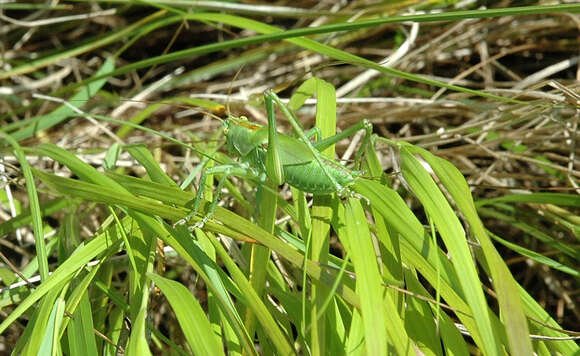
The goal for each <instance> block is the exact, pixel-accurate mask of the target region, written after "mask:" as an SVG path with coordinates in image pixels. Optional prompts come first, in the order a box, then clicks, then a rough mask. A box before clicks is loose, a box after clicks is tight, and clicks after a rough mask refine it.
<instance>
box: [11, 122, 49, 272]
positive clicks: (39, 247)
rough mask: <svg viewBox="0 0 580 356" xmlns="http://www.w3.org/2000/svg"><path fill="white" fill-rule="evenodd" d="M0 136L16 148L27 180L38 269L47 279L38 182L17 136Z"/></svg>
mask: <svg viewBox="0 0 580 356" xmlns="http://www.w3.org/2000/svg"><path fill="white" fill-rule="evenodd" d="M0 137H3V138H4V139H5V140H6V141H7V142H8V144H9V145H10V146H12V148H13V150H14V156H16V159H18V162H19V163H20V167H21V168H22V173H23V174H24V179H25V180H26V191H27V193H28V201H29V204H30V214H31V216H32V229H33V231H34V243H35V247H36V258H37V261H38V270H39V272H40V278H41V279H42V280H43V281H45V280H46V279H47V278H48V255H47V254H46V245H45V242H44V230H43V227H42V213H41V211H40V203H39V202H38V194H37V192H36V183H35V182H34V176H33V174H32V169H31V168H30V165H29V164H28V161H27V160H26V155H25V154H24V151H23V150H22V148H21V147H20V145H19V144H18V142H17V141H16V139H15V138H13V137H12V136H11V135H8V134H6V133H4V132H3V131H0Z"/></svg>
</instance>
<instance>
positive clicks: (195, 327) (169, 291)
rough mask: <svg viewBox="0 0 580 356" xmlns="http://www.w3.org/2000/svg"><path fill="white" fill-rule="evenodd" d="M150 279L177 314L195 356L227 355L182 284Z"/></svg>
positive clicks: (154, 276)
mask: <svg viewBox="0 0 580 356" xmlns="http://www.w3.org/2000/svg"><path fill="white" fill-rule="evenodd" d="M148 276H149V278H151V280H152V281H153V282H154V283H155V284H156V285H157V286H158V287H159V289H161V291H162V292H163V294H165V297H166V298H167V301H168V302H169V304H170V305H171V308H172V309H173V311H174V312H175V316H176V317H177V321H178V322H179V325H180V326H181V330H182V331H183V334H184V335H185V338H186V339H187V342H188V343H189V346H190V347H191V349H192V350H193V353H194V354H195V355H200V356H201V355H225V354H224V351H223V348H222V343H221V340H220V339H219V337H217V335H216V334H215V333H214V332H213V329H212V327H211V325H210V323H209V321H208V319H207V316H206V315H205V312H204V311H203V309H202V308H201V305H199V302H198V301H197V299H195V297H194V296H193V295H192V294H191V292H190V291H189V290H188V289H187V288H185V286H183V285H182V284H181V283H178V282H175V281H172V280H170V279H167V278H163V277H161V276H159V275H157V274H154V273H149V274H148Z"/></svg>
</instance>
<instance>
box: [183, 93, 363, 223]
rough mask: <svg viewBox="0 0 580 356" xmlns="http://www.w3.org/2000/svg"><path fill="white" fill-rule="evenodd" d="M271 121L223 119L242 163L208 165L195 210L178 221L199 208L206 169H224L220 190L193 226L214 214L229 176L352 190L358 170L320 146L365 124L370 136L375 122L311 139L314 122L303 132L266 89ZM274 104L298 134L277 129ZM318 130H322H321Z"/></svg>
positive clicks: (326, 190)
mask: <svg viewBox="0 0 580 356" xmlns="http://www.w3.org/2000/svg"><path fill="white" fill-rule="evenodd" d="M264 101H265V103H266V111H267V116H268V126H262V125H259V124H256V123H252V122H250V121H248V119H247V118H245V117H243V116H242V117H234V116H231V115H230V116H228V118H227V119H225V120H223V130H224V135H225V136H226V142H227V146H228V149H229V150H230V152H231V153H233V154H234V155H236V156H238V157H239V158H240V160H241V162H240V163H235V164H226V165H221V166H216V167H212V168H208V169H206V170H205V171H204V172H203V173H202V176H201V180H200V183H199V188H198V191H197V194H196V197H195V201H194V204H193V211H192V212H191V213H190V214H188V215H187V217H185V218H184V219H182V220H180V223H185V222H187V221H188V220H189V219H191V217H193V216H194V215H196V214H197V212H198V210H199V206H200V204H201V199H202V195H203V191H204V190H205V185H206V179H207V176H208V175H212V174H218V175H222V177H221V179H220V180H219V183H218V187H217V191H216V196H215V198H214V200H213V201H212V203H211V205H210V207H209V209H208V211H207V214H206V215H205V216H204V217H203V219H202V220H201V221H200V222H199V223H197V224H196V225H195V226H194V227H201V226H203V225H204V224H205V223H206V222H207V221H208V220H209V219H210V218H211V216H212V215H213V212H214V211H215V209H216V206H217V203H218V201H219V194H220V191H221V189H222V188H223V185H224V183H225V181H226V179H227V178H228V177H229V176H238V177H242V178H247V179H251V180H253V181H256V182H258V183H259V184H262V183H264V182H265V181H266V179H270V180H271V181H272V182H273V183H275V184H276V185H280V184H283V183H288V184H289V185H291V186H293V187H295V188H297V189H299V190H302V191H304V192H307V193H313V194H331V193H338V194H339V195H341V196H344V195H345V194H350V195H353V193H352V192H351V191H350V190H349V188H348V187H349V186H350V185H351V184H353V183H354V181H355V179H356V178H357V177H358V176H359V175H360V172H358V171H351V170H349V169H347V168H346V167H344V166H343V165H341V164H340V163H338V162H336V161H335V160H332V159H330V158H327V157H325V156H323V155H322V154H321V153H320V152H319V150H323V149H324V148H326V147H328V146H330V145H332V144H334V143H336V142H338V141H339V140H341V139H343V138H345V137H348V136H350V135H352V134H354V133H356V132H357V131H359V130H361V129H364V130H365V131H366V132H365V134H366V136H365V141H363V144H364V142H367V139H368V138H369V136H370V133H371V130H372V126H371V124H370V122H369V121H368V120H363V121H361V122H360V123H358V124H356V125H353V126H351V127H349V128H348V129H346V130H344V131H343V132H341V133H339V134H337V135H335V136H332V137H329V138H326V139H324V140H320V137H317V141H315V142H311V141H310V138H309V137H308V136H310V137H312V135H316V128H315V129H314V130H312V131H311V133H310V134H309V135H307V134H306V133H304V131H303V130H302V128H301V127H300V125H299V124H298V121H297V119H296V118H295V116H294V114H293V113H292V112H291V111H290V110H289V109H288V108H287V107H286V106H285V105H284V104H283V103H282V101H281V100H280V98H278V96H277V95H276V94H275V93H274V92H273V91H271V90H268V91H266V92H265V93H264ZM274 104H277V105H278V106H279V107H280V109H281V110H282V112H283V113H284V115H285V116H286V117H287V118H288V120H289V121H290V123H291V124H292V127H293V128H294V131H295V132H296V133H297V135H298V138H296V137H291V136H287V135H284V134H281V133H278V132H277V129H276V119H275V113H274ZM317 136H320V135H319V134H318V135H317Z"/></svg>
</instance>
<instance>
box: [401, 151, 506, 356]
mask: <svg viewBox="0 0 580 356" xmlns="http://www.w3.org/2000/svg"><path fill="white" fill-rule="evenodd" d="M411 152H412V151H410V150H409V149H408V148H406V147H402V148H401V160H402V165H401V170H402V172H403V176H404V177H405V180H406V181H407V182H408V183H409V185H410V186H411V188H412V189H413V192H414V193H415V194H416V195H417V197H418V198H419V200H420V201H421V203H422V204H423V206H424V207H425V210H426V212H427V213H428V214H429V216H430V217H431V218H432V219H433V221H434V222H435V225H436V226H437V229H438V231H439V234H440V236H441V238H442V239H443V241H444V242H445V246H446V247H447V249H448V250H449V252H450V254H451V258H452V259H453V265H454V267H455V270H456V271H457V276H458V278H459V281H460V283H461V287H462V290H463V293H464V294H465V298H466V300H467V302H468V304H469V306H470V308H471V310H472V313H473V317H474V318H475V322H476V324H477V327H478V331H479V332H480V334H481V337H482V344H481V345H479V346H480V347H481V348H482V350H484V352H485V353H487V354H489V355H496V356H499V355H500V354H501V351H500V347H501V342H500V341H499V340H498V338H497V336H496V335H495V333H494V329H493V328H492V326H491V321H490V319H489V314H488V310H487V302H486V300H485V297H484V295H483V290H482V288H481V282H480V280H479V277H478V275H477V271H476V268H475V266H474V264H473V259H472V256H471V253H470V250H469V246H468V245H467V240H466V236H465V232H464V230H463V227H462V226H461V223H460V222H459V220H458V219H457V215H456V214H455V212H453V210H452V209H451V207H450V206H449V204H448V203H447V200H446V199H445V197H444V196H443V193H442V192H441V191H440V190H439V188H438V187H437V185H436V184H435V182H434V181H433V179H432V178H431V177H430V176H429V174H428V173H427V171H426V170H425V169H424V168H423V166H421V164H420V163H419V161H417V159H416V158H415V157H414V156H413V155H412V153H411ZM500 332H501V331H500Z"/></svg>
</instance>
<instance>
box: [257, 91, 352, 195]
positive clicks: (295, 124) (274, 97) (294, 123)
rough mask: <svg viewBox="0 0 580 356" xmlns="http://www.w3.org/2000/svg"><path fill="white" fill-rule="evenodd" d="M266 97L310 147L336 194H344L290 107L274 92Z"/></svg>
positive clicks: (268, 92)
mask: <svg viewBox="0 0 580 356" xmlns="http://www.w3.org/2000/svg"><path fill="white" fill-rule="evenodd" d="M264 97H265V98H269V99H271V100H273V101H274V102H275V103H276V104H277V105H278V107H280V109H281V110H282V112H283V113H284V115H285V116H286V117H287V118H288V121H289V122H290V124H291V125H292V128H293V129H294V131H295V132H296V134H297V135H298V136H299V137H300V139H301V140H302V141H303V142H304V143H305V144H306V146H307V147H308V149H309V150H310V152H311V153H312V155H313V157H314V159H315V160H316V162H317V163H318V165H319V166H320V168H321V169H322V171H323V173H324V175H325V176H326V177H327V178H328V179H329V180H330V182H331V183H332V185H333V186H334V187H335V190H336V192H337V193H339V194H340V193H341V192H343V190H344V188H343V187H342V186H341V185H340V184H339V183H338V182H337V181H336V179H335V178H334V177H333V175H332V174H331V172H330V171H329V169H328V167H327V166H326V165H325V164H324V163H323V159H322V158H321V153H320V152H319V151H318V150H316V148H314V146H313V145H312V142H310V140H309V139H308V137H306V135H305V133H304V130H303V129H302V127H300V124H299V123H298V120H297V119H296V117H295V116H294V114H293V113H292V112H291V111H290V109H288V107H287V106H286V105H284V103H282V101H281V100H280V98H279V97H278V96H277V95H276V94H275V93H274V92H273V91H272V90H267V91H266V92H265V93H264Z"/></svg>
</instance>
